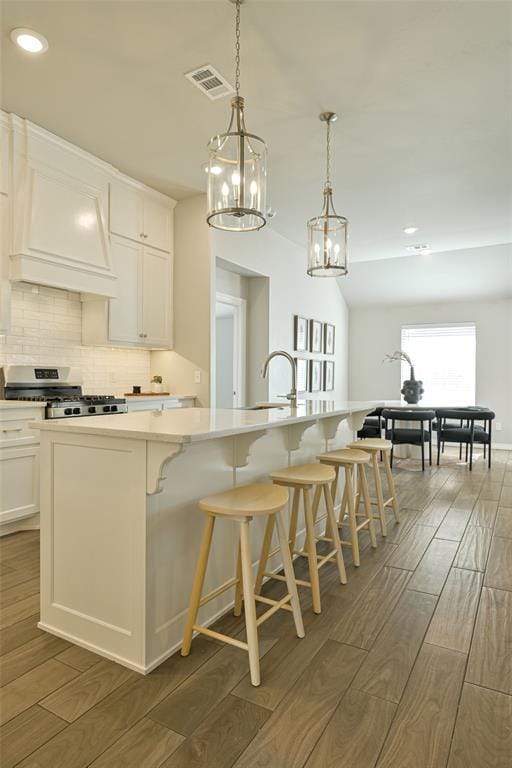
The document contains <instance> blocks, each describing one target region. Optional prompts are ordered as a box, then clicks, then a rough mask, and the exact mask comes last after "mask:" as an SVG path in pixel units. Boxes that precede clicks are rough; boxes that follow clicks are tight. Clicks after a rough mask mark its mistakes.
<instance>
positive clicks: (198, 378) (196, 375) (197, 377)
mask: <svg viewBox="0 0 512 768" xmlns="http://www.w3.org/2000/svg"><path fill="white" fill-rule="evenodd" d="M194 382H195V383H196V384H200V383H201V371H194Z"/></svg>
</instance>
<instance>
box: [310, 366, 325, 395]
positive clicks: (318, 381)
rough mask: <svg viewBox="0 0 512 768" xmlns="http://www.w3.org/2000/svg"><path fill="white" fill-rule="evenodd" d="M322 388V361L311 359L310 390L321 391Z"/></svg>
mask: <svg viewBox="0 0 512 768" xmlns="http://www.w3.org/2000/svg"><path fill="white" fill-rule="evenodd" d="M321 389H322V361H321V360H310V361H309V387H308V391H309V392H320V390H321Z"/></svg>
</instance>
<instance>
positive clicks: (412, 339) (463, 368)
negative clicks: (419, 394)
mask: <svg viewBox="0 0 512 768" xmlns="http://www.w3.org/2000/svg"><path fill="white" fill-rule="evenodd" d="M402 350H403V351H404V352H407V354H408V355H409V357H410V358H411V360H412V362H413V364H414V375H415V377H416V378H417V379H421V380H422V381H423V386H424V389H425V393H424V395H423V400H424V401H425V402H426V403H429V404H431V405H434V406H436V405H437V406H457V405H459V406H465V405H475V382H476V326H475V324H474V323H458V324H453V325H412V326H409V325H406V326H403V327H402ZM408 378H409V366H408V365H407V363H404V362H402V381H403V380H404V379H408Z"/></svg>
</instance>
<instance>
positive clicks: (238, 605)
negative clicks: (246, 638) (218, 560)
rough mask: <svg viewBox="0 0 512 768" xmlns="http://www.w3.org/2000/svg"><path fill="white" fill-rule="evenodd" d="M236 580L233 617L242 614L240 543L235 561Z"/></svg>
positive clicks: (242, 587)
mask: <svg viewBox="0 0 512 768" xmlns="http://www.w3.org/2000/svg"><path fill="white" fill-rule="evenodd" d="M236 578H237V579H238V581H237V584H236V587H235V607H234V609H233V615H234V616H240V614H241V613H242V596H243V589H244V586H243V584H244V582H243V576H242V554H241V552H240V541H239V542H238V557H237V560H236Z"/></svg>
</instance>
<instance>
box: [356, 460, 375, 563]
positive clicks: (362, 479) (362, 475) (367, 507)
mask: <svg viewBox="0 0 512 768" xmlns="http://www.w3.org/2000/svg"><path fill="white" fill-rule="evenodd" d="M358 472H359V483H360V488H361V495H362V497H363V502H364V511H365V512H366V517H367V518H368V532H369V534H370V544H371V545H372V547H373V548H374V549H375V547H376V546H377V537H376V536H375V524H374V522H373V515H372V505H371V502H370V494H369V492H368V481H367V479H366V471H365V468H364V464H361V465H360V466H359V469H358Z"/></svg>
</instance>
